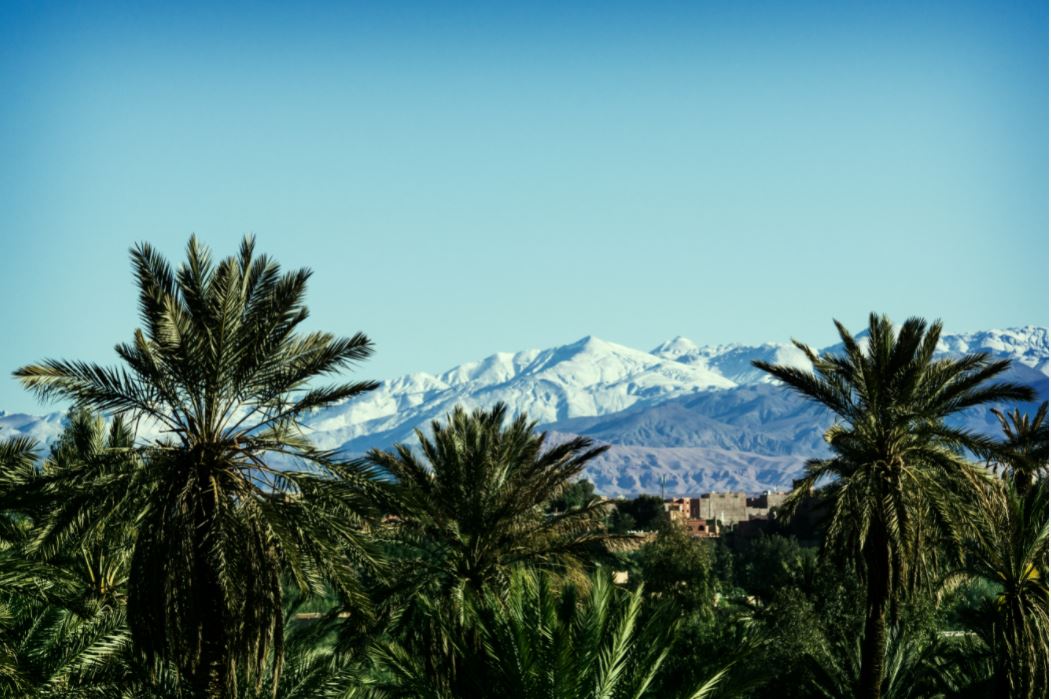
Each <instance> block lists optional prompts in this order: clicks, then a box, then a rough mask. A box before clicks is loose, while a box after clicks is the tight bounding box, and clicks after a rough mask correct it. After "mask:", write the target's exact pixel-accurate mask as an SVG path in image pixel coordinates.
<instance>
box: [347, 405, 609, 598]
mask: <svg viewBox="0 0 1051 699" xmlns="http://www.w3.org/2000/svg"><path fill="white" fill-rule="evenodd" d="M506 418H507V406H506V405H504V404H503V403H498V404H497V405H496V406H494V407H493V408H492V409H491V410H476V411H474V412H473V413H468V412H467V411H465V410H464V409H463V408H460V407H457V408H455V409H454V410H453V411H452V413H450V414H449V415H448V417H447V420H446V423H445V424H444V425H443V424H442V423H440V422H438V421H434V422H433V423H432V424H431V430H432V434H433V437H432V438H428V437H427V436H426V435H424V434H423V432H422V431H420V430H417V431H416V437H417V439H418V440H419V452H420V454H422V457H423V459H422V460H421V459H420V458H419V456H418V455H417V453H416V452H415V451H414V449H413V448H412V447H410V446H407V445H405V444H399V445H397V446H395V448H394V450H393V451H391V452H386V451H380V450H373V451H371V452H370V453H369V454H368V456H367V459H368V461H369V462H370V463H371V464H372V465H373V466H374V467H376V468H377V469H378V470H379V471H381V472H385V473H387V474H389V475H390V476H392V477H393V479H394V481H395V484H394V488H393V494H392V499H391V502H390V514H391V515H393V520H394V522H395V529H396V532H397V535H398V541H399V543H400V544H401V545H402V546H403V547H406V546H407V547H408V548H409V550H410V551H411V554H410V557H411V559H412V561H413V567H414V568H416V569H417V570H419V571H420V572H421V573H423V574H424V575H425V576H426V577H427V578H428V579H432V580H436V581H437V582H438V592H439V593H440V594H442V595H443V596H448V597H450V598H451V599H452V600H460V599H462V598H463V595H464V592H465V590H467V591H481V590H483V589H485V588H488V587H492V586H494V585H495V586H496V587H502V586H503V585H505V584H506V582H507V580H508V574H509V573H510V571H511V570H512V569H513V568H514V567H516V566H517V565H519V564H522V563H527V564H530V565H534V566H545V567H550V568H566V567H573V566H574V565H575V564H576V563H578V562H579V561H578V556H579V554H580V553H582V552H583V551H584V550H585V549H586V547H587V546H589V545H590V544H592V543H595V542H597V541H602V540H603V539H604V538H605V534H604V532H603V531H602V517H603V514H604V510H605V508H604V505H603V504H602V503H601V501H599V500H598V499H597V498H591V499H590V500H589V501H588V502H586V503H584V504H583V505H580V506H576V507H567V508H566V509H564V510H562V511H559V512H550V513H549V512H547V511H546V510H547V509H548V508H547V505H548V503H549V502H550V501H551V500H553V499H555V498H557V497H558V496H560V495H561V494H562V492H563V491H564V490H565V489H566V488H568V487H570V485H571V484H572V482H573V480H574V479H575V477H576V476H577V475H579V474H580V472H581V471H582V470H583V468H584V466H585V464H586V463H587V462H588V461H589V460H591V459H593V458H594V457H596V456H598V455H599V454H601V453H602V452H604V451H605V450H606V449H607V448H608V447H605V446H601V447H592V445H591V440H589V439H586V438H582V437H578V438H575V439H572V440H570V441H567V442H563V443H561V444H558V445H554V446H551V447H550V448H547V449H545V435H544V434H538V433H536V431H535V429H536V423H535V422H531V421H529V420H528V419H527V418H526V416H524V415H518V416H517V417H515V418H514V419H513V420H510V421H509V422H507V420H506ZM505 422H507V424H506V425H505V424H504V423H505Z"/></svg>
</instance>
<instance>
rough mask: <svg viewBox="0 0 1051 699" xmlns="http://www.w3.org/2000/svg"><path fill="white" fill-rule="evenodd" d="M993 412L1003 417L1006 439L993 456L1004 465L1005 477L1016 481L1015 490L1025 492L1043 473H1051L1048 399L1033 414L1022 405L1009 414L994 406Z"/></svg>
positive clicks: (998, 417)
mask: <svg viewBox="0 0 1051 699" xmlns="http://www.w3.org/2000/svg"><path fill="white" fill-rule="evenodd" d="M993 414H994V415H996V417H997V419H998V420H999V421H1000V427H1001V428H1002V429H1003V432H1004V441H1003V442H1002V443H1000V444H998V445H996V449H995V450H994V451H993V452H992V459H993V461H994V462H995V463H997V464H999V465H1000V466H1002V467H1003V473H1004V477H1005V478H1010V479H1011V480H1012V481H1013V482H1014V487H1015V490H1017V491H1018V492H1019V493H1024V492H1025V491H1026V490H1028V489H1029V488H1030V486H1031V485H1032V484H1033V482H1034V481H1036V480H1037V479H1039V478H1040V476H1041V475H1044V476H1046V475H1047V460H1048V432H1047V401H1046V400H1045V401H1044V402H1043V403H1041V404H1040V407H1038V408H1037V409H1036V412H1035V413H1034V414H1033V415H1032V416H1030V415H1029V414H1028V413H1023V412H1022V411H1021V410H1019V409H1018V408H1015V409H1014V410H1012V411H1011V412H1009V413H1006V414H1004V413H1003V412H1002V411H1000V410H997V409H996V408H993Z"/></svg>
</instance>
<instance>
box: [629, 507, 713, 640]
mask: <svg viewBox="0 0 1051 699" xmlns="http://www.w3.org/2000/svg"><path fill="white" fill-rule="evenodd" d="M714 557H715V556H714V552H713V548H712V546H711V545H710V544H709V543H708V542H705V541H701V540H700V539H696V538H694V537H691V536H689V535H688V534H687V533H686V532H685V531H684V530H683V529H682V528H680V527H668V528H666V529H664V530H662V531H661V532H660V533H658V534H657V538H656V539H654V540H653V541H652V542H650V543H648V544H646V545H645V546H643V547H642V548H641V549H640V550H639V553H638V570H639V573H640V574H641V576H642V579H643V580H645V582H646V593H647V595H648V596H649V597H651V598H654V599H656V600H659V601H660V602H662V603H665V604H668V605H669V606H670V607H671V608H672V609H674V610H675V613H676V615H677V616H680V617H681V616H687V615H698V616H699V617H700V618H701V619H704V620H708V621H710V620H711V619H712V615H713V613H714V611H713V610H714V607H715V599H716V597H715V593H716V582H715V574H714V572H713V569H712V568H713V563H714Z"/></svg>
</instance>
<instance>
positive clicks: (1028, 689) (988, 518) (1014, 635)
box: [966, 479, 1049, 697]
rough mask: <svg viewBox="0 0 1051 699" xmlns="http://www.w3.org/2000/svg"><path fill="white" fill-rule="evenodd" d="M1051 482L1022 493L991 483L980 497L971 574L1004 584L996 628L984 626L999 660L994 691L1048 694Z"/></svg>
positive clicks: (1010, 486) (969, 547)
mask: <svg viewBox="0 0 1051 699" xmlns="http://www.w3.org/2000/svg"><path fill="white" fill-rule="evenodd" d="M1047 507H1048V489H1047V480H1046V479H1041V480H1039V481H1037V482H1036V484H1035V486H1033V487H1029V488H1027V489H1026V490H1025V492H1023V493H1019V492H1017V491H1016V490H1015V488H1014V487H1013V484H1012V483H1011V482H1004V481H1000V480H990V481H989V482H988V483H987V485H986V487H984V488H983V489H982V490H981V491H980V494H979V497H978V499H977V505H976V507H975V509H974V519H973V522H974V526H973V528H972V531H971V536H970V537H969V540H968V543H967V546H966V553H967V557H966V561H967V572H969V573H970V574H972V575H976V576H978V577H980V578H983V579H985V580H988V581H989V582H991V583H994V584H995V585H997V586H998V587H999V592H998V593H997V595H996V598H995V603H994V604H992V605H990V611H991V612H992V624H991V628H989V629H986V628H982V629H979V630H980V631H981V632H982V636H983V637H985V638H986V642H987V644H988V646H989V649H990V651H991V654H992V656H993V663H994V668H995V670H994V673H995V676H994V684H995V689H996V696H1003V697H1037V696H1046V695H1047V691H1048V686H1047V675H1048V661H1047V655H1048V612H1049V609H1048V588H1047V555H1048V518H1047Z"/></svg>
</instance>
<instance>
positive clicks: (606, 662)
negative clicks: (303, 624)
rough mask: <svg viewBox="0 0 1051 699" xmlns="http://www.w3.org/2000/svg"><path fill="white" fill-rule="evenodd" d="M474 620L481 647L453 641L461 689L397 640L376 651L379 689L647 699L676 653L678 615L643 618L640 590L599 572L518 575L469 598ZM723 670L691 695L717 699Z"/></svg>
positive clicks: (521, 698)
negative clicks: (569, 576)
mask: <svg viewBox="0 0 1051 699" xmlns="http://www.w3.org/2000/svg"><path fill="white" fill-rule="evenodd" d="M468 606H469V610H468V615H467V616H468V623H469V624H470V626H471V628H472V630H474V631H475V632H476V633H477V634H478V636H479V637H480V639H481V643H480V644H479V645H478V646H473V644H472V643H471V642H470V640H467V639H464V638H463V637H462V631H463V629H462V628H460V629H450V630H449V633H450V636H451V637H452V638H453V639H454V643H456V644H457V645H458V646H459V650H460V651H461V652H463V653H465V654H466V655H467V656H468V657H465V658H464V660H465V663H467V664H469V665H470V668H471V672H470V673H469V675H468V676H467V677H465V678H460V680H459V682H458V683H457V684H456V685H450V684H448V683H446V682H444V678H443V677H441V676H435V675H434V674H433V672H432V671H431V669H430V668H428V667H427V665H426V663H424V662H421V661H420V658H419V657H418V656H416V655H415V654H413V653H411V652H407V651H406V649H404V648H403V647H401V646H399V645H397V644H395V643H382V644H377V645H376V646H375V647H374V649H373V660H374V662H375V666H374V669H373V677H372V680H371V684H372V685H373V687H374V689H375V690H376V691H377V692H383V693H384V694H385V695H389V696H412V697H430V698H433V699H452V698H453V697H476V696H487V697H507V698H508V699H539V698H541V697H544V698H546V699H590V698H595V699H598V698H599V697H604V698H606V699H627V698H628V697H631V698H633V699H639V698H641V697H650V696H657V693H656V691H655V690H656V688H655V686H654V679H655V678H656V677H657V675H658V673H659V672H660V671H661V668H662V666H663V664H664V661H665V659H666V658H667V657H668V654H669V653H670V652H671V651H672V646H673V642H674V638H675V632H676V628H677V627H676V625H675V623H674V621H673V620H672V619H671V618H670V615H669V616H668V617H666V616H665V615H660V614H658V615H655V616H653V617H651V618H650V619H649V620H644V617H643V615H642V612H643V606H644V597H643V593H642V589H641V588H639V589H637V590H635V591H627V590H621V589H618V588H617V587H616V586H615V585H613V584H612V582H611V581H610V575H609V573H608V572H607V571H603V570H601V569H600V570H598V571H597V572H596V573H595V574H593V575H592V576H590V577H589V579H588V580H587V581H586V584H585V585H584V588H583V589H582V588H580V587H578V585H576V584H574V583H571V582H566V581H558V580H556V579H553V578H552V577H550V576H549V575H548V574H547V573H545V572H543V571H539V572H538V571H536V570H532V569H528V568H520V569H518V570H516V571H515V572H513V573H512V574H511V576H510V579H509V581H508V586H507V588H506V589H504V590H501V591H500V592H499V593H497V592H496V591H493V590H489V591H486V592H485V593H482V594H480V595H476V596H474V597H472V598H471V601H470V603H469V605H468ZM725 674H726V670H725V669H723V670H721V671H719V672H717V673H715V674H714V675H713V676H711V677H709V678H707V679H706V680H705V681H703V682H701V683H700V684H699V685H698V686H696V687H693V688H691V690H690V691H689V692H688V693H685V694H681V695H678V696H688V697H690V698H691V699H703V697H707V696H710V695H711V693H712V692H713V691H714V689H715V688H716V686H717V685H718V684H719V683H720V681H721V680H722V679H723V676H724V675H725Z"/></svg>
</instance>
